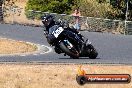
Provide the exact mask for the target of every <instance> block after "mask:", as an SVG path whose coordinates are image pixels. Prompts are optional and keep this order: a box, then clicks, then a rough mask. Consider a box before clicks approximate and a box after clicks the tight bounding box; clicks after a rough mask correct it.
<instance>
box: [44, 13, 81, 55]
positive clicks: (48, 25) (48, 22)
mask: <svg viewBox="0 0 132 88" xmlns="http://www.w3.org/2000/svg"><path fill="white" fill-rule="evenodd" d="M42 23H43V24H44V27H45V29H46V30H44V31H45V35H46V38H47V41H48V43H49V44H50V45H54V44H55V42H56V41H55V37H54V36H53V35H52V32H53V30H55V29H56V28H58V26H63V24H62V23H61V22H59V21H55V20H54V17H53V16H52V15H50V14H48V15H46V16H42ZM67 29H68V30H70V31H72V32H74V33H75V34H73V33H70V34H67V33H65V34H66V35H67V36H69V37H70V38H71V39H72V40H74V41H77V42H78V44H79V45H82V44H83V41H82V40H79V39H76V38H75V37H76V34H77V33H78V32H77V31H76V30H75V29H70V28H67ZM81 48H82V47H81ZM56 49H57V48H56V47H55V51H56ZM57 53H61V52H59V51H58V52H57Z"/></svg>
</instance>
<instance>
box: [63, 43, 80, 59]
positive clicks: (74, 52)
mask: <svg viewBox="0 0 132 88" xmlns="http://www.w3.org/2000/svg"><path fill="white" fill-rule="evenodd" d="M60 48H61V49H62V50H63V52H65V53H66V54H67V55H69V56H70V58H73V59H78V58H79V53H78V51H77V50H76V49H75V48H74V47H73V48H72V49H69V48H68V47H66V45H65V44H64V43H63V42H61V43H60Z"/></svg>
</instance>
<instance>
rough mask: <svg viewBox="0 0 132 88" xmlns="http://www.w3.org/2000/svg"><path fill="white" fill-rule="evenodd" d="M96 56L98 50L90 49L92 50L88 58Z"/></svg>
mask: <svg viewBox="0 0 132 88" xmlns="http://www.w3.org/2000/svg"><path fill="white" fill-rule="evenodd" d="M97 56H98V52H97V51H96V50H95V49H92V51H90V54H89V58H90V59H96V57H97Z"/></svg>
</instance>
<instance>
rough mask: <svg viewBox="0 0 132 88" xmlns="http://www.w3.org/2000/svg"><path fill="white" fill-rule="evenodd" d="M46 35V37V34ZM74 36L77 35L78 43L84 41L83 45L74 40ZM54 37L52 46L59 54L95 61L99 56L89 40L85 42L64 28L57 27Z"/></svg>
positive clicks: (53, 32) (53, 33)
mask: <svg viewBox="0 0 132 88" xmlns="http://www.w3.org/2000/svg"><path fill="white" fill-rule="evenodd" d="M44 33H45V35H46V32H44ZM72 35H75V38H76V39H77V40H78V41H83V44H78V41H74V40H72V39H73V38H71V36H72ZM52 36H54V42H53V44H52V46H54V50H55V52H56V53H58V54H61V53H64V55H68V56H70V57H71V58H74V59H75V58H79V57H89V58H90V59H95V58H96V57H97V56H98V52H97V51H96V49H95V48H94V47H93V45H92V44H91V42H89V40H88V39H86V40H85V41H84V39H83V38H80V36H79V35H78V34H76V33H74V32H73V31H70V30H67V29H65V28H63V27H62V26H59V25H56V29H54V30H53V31H52Z"/></svg>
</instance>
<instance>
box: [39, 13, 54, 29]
mask: <svg viewBox="0 0 132 88" xmlns="http://www.w3.org/2000/svg"><path fill="white" fill-rule="evenodd" d="M53 20H54V17H53V16H52V15H50V14H49V15H46V16H42V23H43V24H44V26H45V27H47V26H49V25H50V24H52V22H53Z"/></svg>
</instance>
